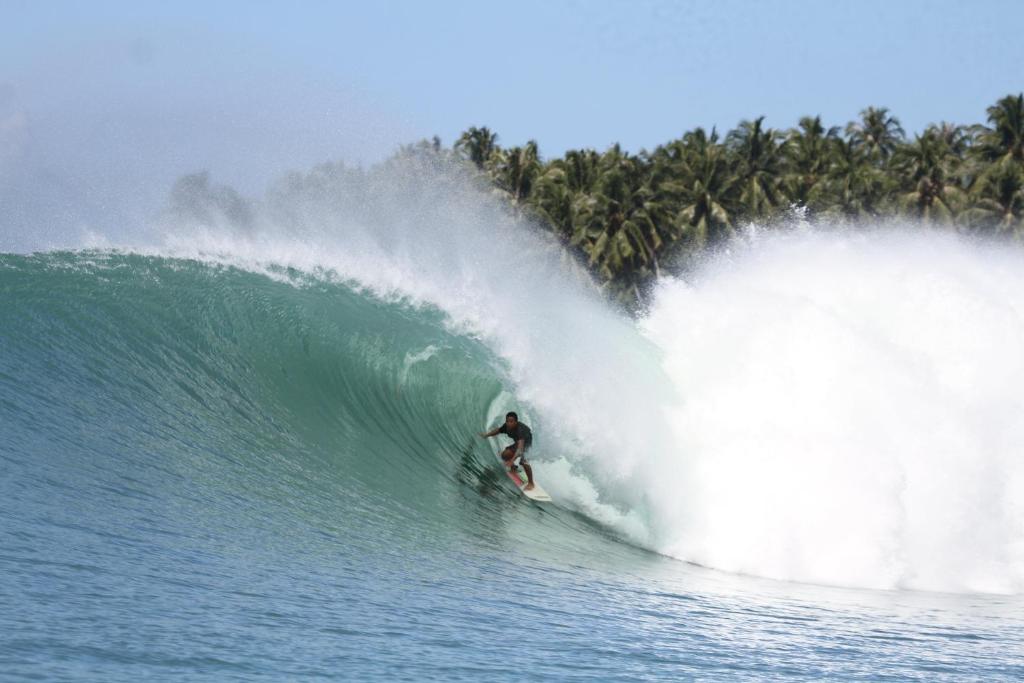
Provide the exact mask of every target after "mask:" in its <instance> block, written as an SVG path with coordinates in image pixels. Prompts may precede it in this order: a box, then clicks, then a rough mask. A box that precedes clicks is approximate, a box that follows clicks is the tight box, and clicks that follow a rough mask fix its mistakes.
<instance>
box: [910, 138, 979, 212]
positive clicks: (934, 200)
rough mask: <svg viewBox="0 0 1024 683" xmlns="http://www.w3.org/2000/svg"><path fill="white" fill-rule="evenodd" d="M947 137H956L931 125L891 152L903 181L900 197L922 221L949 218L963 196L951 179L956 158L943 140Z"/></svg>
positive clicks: (957, 162)
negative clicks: (910, 141) (909, 141)
mask: <svg viewBox="0 0 1024 683" xmlns="http://www.w3.org/2000/svg"><path fill="white" fill-rule="evenodd" d="M950 139H952V140H954V141H955V136H954V135H950V134H949V131H943V130H941V129H939V128H936V127H934V126H933V127H930V128H928V129H927V130H926V131H925V132H924V133H923V134H922V135H918V136H916V137H915V138H914V142H912V143H910V144H907V145H902V146H900V147H899V148H898V149H897V150H896V153H895V155H894V156H893V165H894V167H895V169H896V170H898V171H899V172H900V173H901V174H902V175H903V179H904V182H905V188H904V189H905V191H904V192H903V193H902V195H901V196H900V201H901V203H902V205H903V207H904V208H905V209H906V210H908V212H909V213H910V214H911V215H913V216H916V217H918V218H920V219H922V220H924V221H925V222H932V221H945V222H949V221H951V220H952V219H953V218H954V217H955V215H956V212H957V211H958V210H959V207H960V205H961V204H962V200H963V198H964V194H963V192H962V190H961V189H960V188H959V187H958V186H957V184H956V182H955V180H954V173H955V171H956V168H957V166H958V164H959V159H958V158H957V157H956V155H955V154H953V152H952V150H951V148H950V146H949V144H948V143H947V142H946V141H947V140H950Z"/></svg>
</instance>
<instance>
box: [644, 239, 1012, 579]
mask: <svg viewBox="0 0 1024 683" xmlns="http://www.w3.org/2000/svg"><path fill="white" fill-rule="evenodd" d="M643 328H644V330H645V333H646V335H647V336H648V337H649V338H650V339H651V340H652V341H653V342H654V343H656V344H657V345H658V346H659V347H660V348H661V349H662V350H663V351H664V354H665V358H664V368H665V372H666V373H667V374H668V376H669V378H670V380H671V381H672V382H673V383H674V384H675V386H677V387H678V389H679V393H680V394H681V395H682V396H683V401H682V402H681V404H679V405H676V406H670V407H666V411H667V414H668V416H669V418H668V419H669V421H670V422H671V425H672V429H673V431H674V434H675V443H676V447H675V448H674V449H673V450H672V451H670V452H666V453H660V454H658V455H657V456H656V457H654V458H652V459H651V460H650V461H649V463H650V466H651V468H652V470H653V471H654V472H656V473H657V476H656V477H654V478H653V479H652V486H653V487H656V488H654V489H653V490H652V495H653V496H654V497H655V503H654V505H653V507H654V509H655V510H656V513H655V514H656V519H655V520H654V522H655V523H656V525H657V526H658V532H659V538H660V541H659V549H661V550H662V551H664V552H666V553H668V554H671V555H674V556H676V557H681V558H685V559H687V560H692V561H695V562H699V563H701V564H705V565H708V566H713V567H718V568H722V569H726V570H729V571H736V572H745V573H750V574H757V575H761V576H768V577H776V578H780V579H795V580H801V581H811V582H822V583H830V584H841V585H853V586H866V587H877V588H896V587H905V588H914V589H925V590H940V591H986V592H988V591H993V592H1019V591H1021V590H1024V419H1022V418H1021V416H1022V415H1024V410H1022V409H1024V392H1022V388H1024V258H1022V256H1021V254H1020V252H1019V250H1018V249H1016V248H1004V249H1002V250H998V249H996V248H992V247H984V246H979V245H975V244H970V243H968V242H966V241H964V240H961V239H957V238H954V237H951V236H949V235H940V234H936V233H931V232H924V231H921V230H916V231H907V230H904V231H885V232H872V233H870V234H863V233H862V234H859V235H848V234H835V233H830V234H800V235H789V236H780V237H777V238H775V239H768V240H766V241H762V242H760V243H759V244H757V245H756V247H754V248H751V249H749V250H742V251H741V252H740V253H739V254H734V255H733V256H732V257H731V258H729V259H722V260H720V261H718V262H716V263H713V264H711V265H710V266H708V267H707V268H706V269H705V270H704V271H703V272H702V273H700V274H699V275H698V276H697V277H696V278H694V279H693V281H692V282H691V283H686V282H683V281H679V280H670V281H667V282H665V283H664V284H663V285H662V287H661V289H660V291H659V293H658V297H657V303H656V305H655V307H654V309H653V311H652V312H651V314H650V316H649V317H648V318H647V319H646V320H645V321H643ZM659 481H672V482H674V485H672V486H663V487H657V483H658V482H659Z"/></svg>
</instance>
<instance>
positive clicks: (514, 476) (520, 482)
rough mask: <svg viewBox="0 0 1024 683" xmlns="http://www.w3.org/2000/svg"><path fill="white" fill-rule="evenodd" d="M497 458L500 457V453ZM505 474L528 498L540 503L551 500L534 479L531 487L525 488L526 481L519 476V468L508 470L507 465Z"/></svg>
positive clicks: (503, 465)
mask: <svg viewBox="0 0 1024 683" xmlns="http://www.w3.org/2000/svg"><path fill="white" fill-rule="evenodd" d="M498 458H499V459H500V458H501V455H500V454H499V456H498ZM501 466H502V467H505V463H504V462H502V464H501ZM505 474H507V475H508V478H509V479H511V480H512V483H514V484H515V485H516V488H517V489H519V490H520V491H522V492H523V495H524V496H526V497H527V498H529V499H530V500H536V501H538V502H541V503H550V502H551V496H549V495H548V492H547V491H545V490H544V489H542V488H541V487H540V484H538V483H537V482H536V481H535V482H533V488H532V489H530V490H527V489H526V484H527V482H526V481H525V480H524V479H523V478H522V477H520V476H519V468H516V469H515V470H510V469H508V468H507V467H505Z"/></svg>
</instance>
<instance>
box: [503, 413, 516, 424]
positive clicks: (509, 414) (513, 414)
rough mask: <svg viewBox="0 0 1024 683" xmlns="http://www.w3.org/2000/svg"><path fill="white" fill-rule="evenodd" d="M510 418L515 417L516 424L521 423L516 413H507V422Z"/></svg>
mask: <svg viewBox="0 0 1024 683" xmlns="http://www.w3.org/2000/svg"><path fill="white" fill-rule="evenodd" d="M510 417H514V418H515V419H516V422H519V416H518V415H516V414H515V413H514V412H512V413H505V419H506V420H507V419H509V418H510Z"/></svg>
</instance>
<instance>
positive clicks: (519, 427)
mask: <svg viewBox="0 0 1024 683" xmlns="http://www.w3.org/2000/svg"><path fill="white" fill-rule="evenodd" d="M498 433H499V434H505V435H506V436H508V437H509V438H511V439H512V441H513V443H514V444H518V443H519V439H522V440H523V441H524V443H523V449H527V448H529V447H530V446H532V445H533V432H531V431H530V428H529V427H527V426H526V425H524V424H523V423H522V422H518V423H516V426H515V427H514V428H512V429H511V430H509V428H508V425H507V424H503V425H501V428H500V429H499V430H498Z"/></svg>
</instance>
